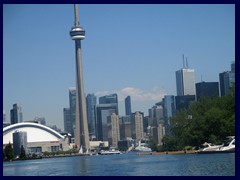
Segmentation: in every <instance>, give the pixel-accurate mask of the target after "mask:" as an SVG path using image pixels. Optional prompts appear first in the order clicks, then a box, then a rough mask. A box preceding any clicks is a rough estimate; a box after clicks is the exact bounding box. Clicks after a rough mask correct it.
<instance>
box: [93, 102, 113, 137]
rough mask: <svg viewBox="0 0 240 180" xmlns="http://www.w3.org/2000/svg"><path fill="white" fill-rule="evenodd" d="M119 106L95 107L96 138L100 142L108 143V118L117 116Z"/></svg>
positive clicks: (105, 105)
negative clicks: (113, 115)
mask: <svg viewBox="0 0 240 180" xmlns="http://www.w3.org/2000/svg"><path fill="white" fill-rule="evenodd" d="M116 112H117V104H116V103H112V104H97V105H96V106H95V115H96V116H95V118H96V136H97V140H99V141H107V140H108V136H107V117H108V116H111V115H112V114H113V113H115V114H117V113H116Z"/></svg>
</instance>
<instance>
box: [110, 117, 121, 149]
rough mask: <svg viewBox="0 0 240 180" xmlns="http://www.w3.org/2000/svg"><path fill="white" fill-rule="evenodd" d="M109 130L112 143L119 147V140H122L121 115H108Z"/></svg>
mask: <svg viewBox="0 0 240 180" xmlns="http://www.w3.org/2000/svg"><path fill="white" fill-rule="evenodd" d="M107 131H108V141H109V143H110V145H111V146H113V147H116V148H117V147H118V141H119V140H120V127H119V116H118V115H116V114H115V113H112V115H111V116H108V117H107Z"/></svg>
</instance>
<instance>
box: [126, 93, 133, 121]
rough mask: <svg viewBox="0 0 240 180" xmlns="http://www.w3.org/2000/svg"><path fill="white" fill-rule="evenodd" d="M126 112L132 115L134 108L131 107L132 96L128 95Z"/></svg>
mask: <svg viewBox="0 0 240 180" xmlns="http://www.w3.org/2000/svg"><path fill="white" fill-rule="evenodd" d="M125 113H126V116H127V115H129V116H130V115H131V113H132V108H131V97H130V96H127V97H126V98H125Z"/></svg>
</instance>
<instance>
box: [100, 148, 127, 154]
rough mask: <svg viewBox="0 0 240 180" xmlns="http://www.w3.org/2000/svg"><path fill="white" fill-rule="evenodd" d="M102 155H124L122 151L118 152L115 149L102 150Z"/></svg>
mask: <svg viewBox="0 0 240 180" xmlns="http://www.w3.org/2000/svg"><path fill="white" fill-rule="evenodd" d="M99 154H100V155H113V154H122V152H121V151H119V150H116V149H115V148H110V149H109V150H101V151H100V152H99Z"/></svg>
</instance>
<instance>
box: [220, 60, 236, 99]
mask: <svg viewBox="0 0 240 180" xmlns="http://www.w3.org/2000/svg"><path fill="white" fill-rule="evenodd" d="M219 82H220V94H221V96H225V95H229V94H230V92H231V86H232V85H233V84H235V62H232V64H231V71H225V72H222V73H219Z"/></svg>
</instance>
